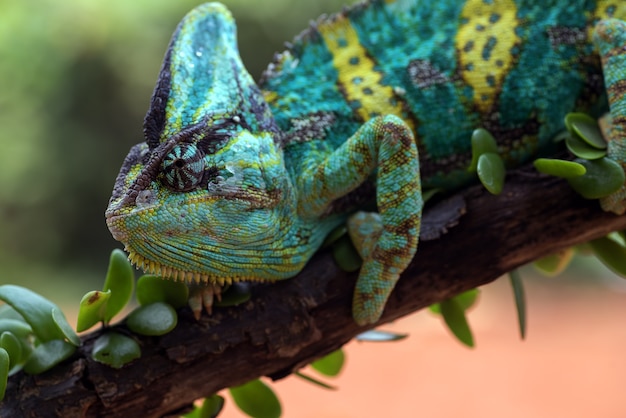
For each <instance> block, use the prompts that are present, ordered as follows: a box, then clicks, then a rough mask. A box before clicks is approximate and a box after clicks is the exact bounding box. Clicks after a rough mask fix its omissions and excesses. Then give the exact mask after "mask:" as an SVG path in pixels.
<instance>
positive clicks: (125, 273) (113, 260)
mask: <svg viewBox="0 0 626 418" xmlns="http://www.w3.org/2000/svg"><path fill="white" fill-rule="evenodd" d="M134 280H135V275H134V274H133V267H132V266H131V265H130V262H129V261H128V258H127V257H126V254H124V252H123V251H122V250H120V249H117V248H116V249H115V250H113V251H112V252H111V257H110V258H109V268H108V271H107V275H106V279H105V281H104V287H103V288H102V290H104V291H107V290H110V291H111V296H110V298H109V301H108V302H107V304H106V309H105V313H104V321H105V322H106V323H108V322H110V321H111V319H113V317H114V316H115V315H117V314H118V313H119V312H120V311H121V310H122V309H123V308H124V306H126V304H127V303H128V301H129V300H130V297H131V295H132V293H133V286H134Z"/></svg>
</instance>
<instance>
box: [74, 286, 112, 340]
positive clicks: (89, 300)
mask: <svg viewBox="0 0 626 418" xmlns="http://www.w3.org/2000/svg"><path fill="white" fill-rule="evenodd" d="M110 297H111V291H110V290H108V291H106V292H102V291H100V290H92V291H91V292H87V293H85V296H83V298H82V299H81V300H80V305H79V307H78V319H77V320H76V331H78V332H82V331H85V330H87V329H89V328H91V327H92V326H94V325H95V324H97V323H98V322H100V321H104V313H105V310H106V306H107V302H108V300H109V298H110Z"/></svg>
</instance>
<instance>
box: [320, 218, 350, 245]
mask: <svg viewBox="0 0 626 418" xmlns="http://www.w3.org/2000/svg"><path fill="white" fill-rule="evenodd" d="M347 233H348V227H347V226H346V224H343V225H339V226H338V227H337V228H335V229H333V230H332V231H330V234H328V235H326V238H325V239H324V242H323V243H322V248H326V247H329V246H331V245H332V244H334V243H335V241H337V240H338V239H339V238H341V237H342V236H344V235H346V234H347Z"/></svg>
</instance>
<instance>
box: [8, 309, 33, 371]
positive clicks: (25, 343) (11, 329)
mask: <svg viewBox="0 0 626 418" xmlns="http://www.w3.org/2000/svg"><path fill="white" fill-rule="evenodd" d="M4 332H8V333H10V334H11V335H13V336H15V337H16V338H17V340H18V342H19V344H20V352H21V360H19V361H18V360H16V358H15V357H14V356H13V355H11V359H12V360H11V361H12V364H13V365H15V364H16V363H21V362H22V361H25V360H26V359H27V358H28V356H29V355H30V353H31V352H32V351H33V349H34V347H33V345H32V340H33V338H32V337H33V330H32V329H31V327H30V325H28V324H27V323H26V322H24V321H22V320H17V319H9V318H0V334H2V333H4ZM17 370H19V369H16V368H14V367H12V368H11V374H13V372H14V371H17Z"/></svg>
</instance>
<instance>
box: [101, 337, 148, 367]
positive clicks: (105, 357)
mask: <svg viewBox="0 0 626 418" xmlns="http://www.w3.org/2000/svg"><path fill="white" fill-rule="evenodd" d="M91 356H92V357H93V359H94V360H95V361H97V362H99V363H103V364H106V365H108V366H111V367H113V368H115V369H119V368H120V367H122V366H124V365H125V364H128V363H130V362H131V361H133V360H135V359H138V358H139V357H141V349H140V348H139V344H137V342H136V341H135V340H133V339H132V338H130V337H127V336H125V335H121V334H118V333H116V332H107V333H106V334H102V335H101V336H100V337H98V339H97V340H96V341H95V342H94V344H93V350H92V352H91Z"/></svg>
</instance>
